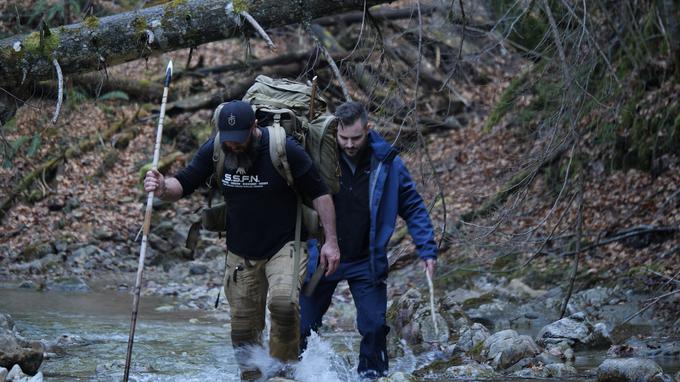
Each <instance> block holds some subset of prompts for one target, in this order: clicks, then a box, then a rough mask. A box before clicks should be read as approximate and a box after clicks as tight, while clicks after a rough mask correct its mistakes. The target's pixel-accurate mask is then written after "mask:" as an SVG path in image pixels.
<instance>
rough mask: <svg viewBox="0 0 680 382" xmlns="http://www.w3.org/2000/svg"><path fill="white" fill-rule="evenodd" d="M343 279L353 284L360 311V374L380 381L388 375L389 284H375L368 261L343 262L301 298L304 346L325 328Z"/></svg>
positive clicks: (356, 303) (358, 314)
mask: <svg viewBox="0 0 680 382" xmlns="http://www.w3.org/2000/svg"><path fill="white" fill-rule="evenodd" d="M342 280H347V282H348V283H349V288H350V291H351V292H352V298H353V299H354V304H355V306H356V309H357V327H358V328H359V334H361V347H360V349H359V366H358V368H357V369H358V372H359V375H361V376H362V377H368V378H378V377H381V376H383V375H386V373H387V369H388V360H387V341H386V340H387V333H388V332H389V331H390V328H389V326H387V325H385V311H386V309H387V287H386V285H385V282H383V281H381V282H379V283H375V282H374V280H373V279H372V277H371V274H370V269H369V264H368V259H365V260H359V261H355V262H351V263H340V266H339V267H338V270H337V271H336V272H335V273H333V274H332V275H330V276H329V277H323V278H322V279H321V281H320V282H319V284H318V285H317V287H316V289H315V290H314V293H313V294H312V295H311V296H310V297H307V296H304V295H301V296H300V311H301V331H300V333H301V335H302V339H301V342H300V344H301V347H302V349H303V350H304V348H305V347H306V346H307V336H309V334H310V332H311V331H312V330H314V331H317V330H318V329H319V327H321V321H322V319H323V315H324V314H325V313H326V311H327V310H328V307H329V306H330V304H331V298H332V297H333V292H334V291H335V287H336V286H337V285H338V283H339V282H340V281H342Z"/></svg>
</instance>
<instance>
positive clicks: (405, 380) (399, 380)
mask: <svg viewBox="0 0 680 382" xmlns="http://www.w3.org/2000/svg"><path fill="white" fill-rule="evenodd" d="M376 382H416V377H414V376H413V375H411V374H408V373H404V372H401V371H397V372H395V373H392V374H390V375H389V376H387V377H382V378H378V379H377V381H376Z"/></svg>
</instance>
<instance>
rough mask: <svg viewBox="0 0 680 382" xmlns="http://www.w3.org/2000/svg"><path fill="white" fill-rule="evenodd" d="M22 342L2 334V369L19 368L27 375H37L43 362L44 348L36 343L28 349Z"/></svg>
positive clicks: (0, 351)
mask: <svg viewBox="0 0 680 382" xmlns="http://www.w3.org/2000/svg"><path fill="white" fill-rule="evenodd" d="M21 342H22V341H20V340H19V339H18V338H17V337H15V336H14V335H13V334H0V367H4V368H8V369H9V368H11V367H13V366H19V367H20V368H21V370H24V372H25V373H26V374H29V375H35V374H36V373H37V372H38V368H39V367H40V364H41V363H42V361H43V349H42V346H41V345H40V344H39V343H37V342H36V343H32V344H30V345H31V346H30V347H27V346H24V345H27V344H23V343H21ZM12 370H13V369H12ZM12 370H10V374H11V372H12ZM8 379H10V378H9V377H8ZM10 380H11V379H10Z"/></svg>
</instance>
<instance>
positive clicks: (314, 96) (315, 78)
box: [309, 76, 318, 121]
mask: <svg viewBox="0 0 680 382" xmlns="http://www.w3.org/2000/svg"><path fill="white" fill-rule="evenodd" d="M317 79H318V77H317V76H314V78H312V99H311V100H310V101H309V120H310V121H311V120H312V119H314V101H315V98H316V83H317Z"/></svg>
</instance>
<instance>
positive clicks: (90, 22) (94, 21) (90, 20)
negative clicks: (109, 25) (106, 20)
mask: <svg viewBox="0 0 680 382" xmlns="http://www.w3.org/2000/svg"><path fill="white" fill-rule="evenodd" d="M83 25H85V26H86V27H88V28H90V29H96V28H98V27H99V19H98V18H97V17H96V16H92V15H90V16H87V17H86V18H85V20H83Z"/></svg>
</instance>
